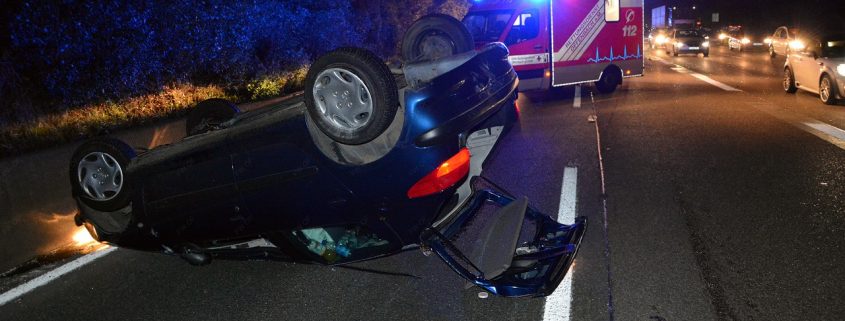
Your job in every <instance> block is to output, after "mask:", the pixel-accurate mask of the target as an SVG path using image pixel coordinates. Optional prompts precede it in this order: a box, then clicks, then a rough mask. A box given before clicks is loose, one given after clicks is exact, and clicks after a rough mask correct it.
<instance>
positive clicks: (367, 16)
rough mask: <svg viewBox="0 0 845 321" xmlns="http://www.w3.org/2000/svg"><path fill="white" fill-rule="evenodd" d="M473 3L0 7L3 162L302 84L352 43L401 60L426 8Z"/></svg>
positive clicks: (25, 0)
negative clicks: (323, 60)
mask: <svg viewBox="0 0 845 321" xmlns="http://www.w3.org/2000/svg"><path fill="white" fill-rule="evenodd" d="M468 6H469V2H468V1H466V0H418V1H411V0H399V1H370V0H338V1H323V0H297V1H285V0H262V1H215V0H212V1H194V0H173V1H154V2H146V1H140V2H138V1H123V0H104V1H73V0H71V1H47V2H44V1H31V0H9V1H7V2H6V3H5V4H4V10H2V11H0V157H3V156H8V155H12V154H15V153H18V152H21V151H27V150H32V149H35V148H41V147H47V146H50V145H55V144H58V143H62V142H68V141H75V140H79V139H82V138H85V137H91V136H95V135H100V134H103V133H104V132H107V131H115V130H117V129H121V128H127V127H131V126H135V125H138V124H145V123H150V122H154V121H157V120H160V119H163V118H168V117H176V116H179V115H182V114H183V113H184V112H185V111H186V110H187V109H188V108H190V107H191V106H193V105H194V104H196V103H197V102H198V101H200V100H203V99H207V98H212V97H218V98H226V99H230V100H233V101H235V102H238V103H243V102H248V101H254V100H262V99H267V98H272V97H277V96H281V95H285V94H288V93H290V92H292V91H295V90H299V89H301V86H302V80H303V78H304V75H305V72H306V71H307V69H306V68H305V67H303V66H307V65H309V64H310V62H311V61H312V60H313V59H315V58H316V57H318V56H319V55H321V54H323V53H325V52H327V51H329V50H332V49H334V48H337V47H341V46H350V45H353V46H360V47H365V48H367V49H370V50H372V51H374V52H375V53H377V54H378V55H380V56H381V57H383V58H385V59H395V58H396V56H397V48H398V44H399V42H400V39H401V36H402V34H404V32H405V30H406V29H407V28H408V27H409V26H410V24H411V23H413V21H414V20H416V19H417V18H419V17H420V16H422V15H424V14H427V13H435V12H440V13H447V14H451V15H453V16H456V17H462V16H463V14H464V13H465V12H466V10H467V8H468Z"/></svg>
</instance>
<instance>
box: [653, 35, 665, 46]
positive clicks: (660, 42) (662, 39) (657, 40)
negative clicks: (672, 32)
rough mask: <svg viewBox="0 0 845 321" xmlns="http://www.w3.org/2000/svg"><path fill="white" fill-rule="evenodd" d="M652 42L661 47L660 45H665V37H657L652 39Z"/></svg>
mask: <svg viewBox="0 0 845 321" xmlns="http://www.w3.org/2000/svg"><path fill="white" fill-rule="evenodd" d="M654 41H655V42H657V43H658V44H661V45H662V44H664V43H666V36H664V35H657V37H656V38H654Z"/></svg>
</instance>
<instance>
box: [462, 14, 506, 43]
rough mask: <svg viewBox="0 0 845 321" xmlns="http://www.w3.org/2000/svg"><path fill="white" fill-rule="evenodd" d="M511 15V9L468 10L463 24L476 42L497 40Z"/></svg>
mask: <svg viewBox="0 0 845 321" xmlns="http://www.w3.org/2000/svg"><path fill="white" fill-rule="evenodd" d="M512 15H513V11H479V12H470V13H469V14H467V15H466V16H465V17H464V25H466V26H467V29H469V32H470V33H472V38H473V39H474V40H475V41H476V42H491V41H499V39H500V38H501V36H502V33H503V32H504V31H505V27H507V26H508V22H510V20H511V16H512Z"/></svg>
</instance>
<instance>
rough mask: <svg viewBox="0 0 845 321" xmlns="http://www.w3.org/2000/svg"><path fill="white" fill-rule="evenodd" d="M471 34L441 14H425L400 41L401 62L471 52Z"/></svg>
mask: <svg viewBox="0 0 845 321" xmlns="http://www.w3.org/2000/svg"><path fill="white" fill-rule="evenodd" d="M474 47H475V43H474V42H473V39H472V34H470V32H469V30H468V29H467V28H466V26H464V24H463V23H461V22H460V21H458V19H455V18H453V17H452V16H449V15H445V14H430V15H426V16H424V17H422V18H420V19H418V20H417V21H416V22H414V24H413V25H411V27H410V28H408V31H407V32H405V36H404V37H403V38H402V58H403V59H404V61H405V63H414V62H422V61H431V60H437V59H440V58H445V57H449V56H451V55H455V54H459V53H462V52H467V51H470V50H473V49H474Z"/></svg>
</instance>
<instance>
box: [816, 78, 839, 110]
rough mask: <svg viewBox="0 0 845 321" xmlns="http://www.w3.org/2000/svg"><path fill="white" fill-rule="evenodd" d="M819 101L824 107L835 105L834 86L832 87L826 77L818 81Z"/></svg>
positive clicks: (831, 82)
mask: <svg viewBox="0 0 845 321" xmlns="http://www.w3.org/2000/svg"><path fill="white" fill-rule="evenodd" d="M819 99H821V100H822V102H823V103H825V105H833V104H836V86H834V85H833V81H832V80H831V79H830V77H829V76H828V75H824V76H822V79H821V80H819Z"/></svg>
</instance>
